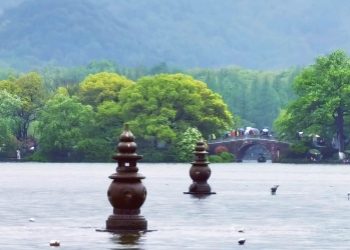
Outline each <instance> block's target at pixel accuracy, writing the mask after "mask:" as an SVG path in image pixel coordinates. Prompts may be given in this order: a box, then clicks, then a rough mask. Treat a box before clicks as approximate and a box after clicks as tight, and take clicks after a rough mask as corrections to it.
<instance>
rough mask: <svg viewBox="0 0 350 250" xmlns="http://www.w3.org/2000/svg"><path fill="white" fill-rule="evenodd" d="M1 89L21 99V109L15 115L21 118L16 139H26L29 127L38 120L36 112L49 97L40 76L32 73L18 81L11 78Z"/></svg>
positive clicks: (1, 84) (0, 83) (4, 82)
mask: <svg viewBox="0 0 350 250" xmlns="http://www.w3.org/2000/svg"><path fill="white" fill-rule="evenodd" d="M0 89H5V90H7V91H8V92H9V93H11V94H12V95H16V96H18V97H19V98H20V100H21V105H20V109H18V112H17V114H16V115H15V116H17V117H18V118H19V123H18V129H17V133H16V137H17V139H19V140H23V139H26V138H27V131H28V128H29V125H30V123H31V122H33V121H35V120H36V112H37V111H38V110H39V109H40V108H41V107H42V106H43V105H44V103H45V101H46V97H47V95H46V92H45V89H44V87H43V84H42V82H41V77H40V75H39V74H38V73H36V72H30V73H28V74H24V75H21V76H20V77H19V78H18V79H16V78H14V77H12V76H10V77H9V78H8V79H7V80H4V81H1V82H0Z"/></svg>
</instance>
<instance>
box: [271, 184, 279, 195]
mask: <svg viewBox="0 0 350 250" xmlns="http://www.w3.org/2000/svg"><path fill="white" fill-rule="evenodd" d="M278 187H279V185H275V186H274V187H272V188H271V193H276V191H277V188H278Z"/></svg>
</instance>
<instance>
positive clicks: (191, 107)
mask: <svg viewBox="0 0 350 250" xmlns="http://www.w3.org/2000/svg"><path fill="white" fill-rule="evenodd" d="M119 100H120V101H119V105H120V109H119V110H120V112H121V114H122V115H123V117H124V120H125V121H126V122H128V123H129V124H130V125H131V127H132V129H133V131H134V133H135V135H136V136H141V137H143V138H145V139H152V140H154V139H157V140H164V141H166V142H168V143H169V142H172V141H174V140H176V138H177V136H178V134H179V133H182V132H184V131H185V130H186V129H187V128H188V127H196V128H198V129H199V130H200V131H201V132H202V133H203V134H204V136H207V135H209V134H211V133H215V132H217V131H220V130H222V131H224V130H225V129H228V128H230V127H231V126H232V115H231V113H230V112H229V111H228V109H227V105H226V104H225V103H224V102H223V101H222V99H221V97H220V95H218V94H214V93H213V92H212V91H211V90H210V89H208V88H207V86H206V85H205V84H204V83H203V82H200V81H197V80H195V79H193V78H192V77H190V76H185V75H182V74H175V75H166V74H159V75H156V76H154V77H143V78H141V79H139V80H138V81H137V83H136V84H135V85H131V86H130V87H129V88H125V89H123V90H122V91H121V92H120V95H119Z"/></svg>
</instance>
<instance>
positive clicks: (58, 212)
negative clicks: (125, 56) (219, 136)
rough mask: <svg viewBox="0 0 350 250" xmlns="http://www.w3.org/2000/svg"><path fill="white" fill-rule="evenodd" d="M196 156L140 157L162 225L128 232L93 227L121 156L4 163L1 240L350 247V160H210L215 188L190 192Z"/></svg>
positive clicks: (154, 249) (153, 216)
mask: <svg viewBox="0 0 350 250" xmlns="http://www.w3.org/2000/svg"><path fill="white" fill-rule="evenodd" d="M190 165H191V164H138V167H139V168H140V171H139V172H140V173H141V174H143V175H145V176H146V179H144V180H143V183H144V185H145V186H146V188H147V191H148V196H147V199H146V201H145V203H144V205H143V206H142V207H141V215H143V216H145V218H146V219H147V221H148V229H149V230H157V231H154V232H148V233H146V234H144V235H140V234H123V235H121V234H111V233H107V232H96V229H99V228H100V229H101V228H104V227H105V223H106V219H107V218H108V216H109V215H110V214H111V213H112V211H113V208H112V207H111V205H110V204H109V202H108V199H107V194H106V193H107V189H108V187H109V185H110V182H111V180H110V179H109V178H108V176H109V175H110V174H111V173H113V172H114V171H115V167H116V164H39V163H2V164H1V165H0V171H1V175H0V197H1V206H0V213H1V216H2V217H1V220H0V235H1V237H0V249H6V250H8V249H9V250H12V249H45V248H48V247H49V246H48V245H49V242H50V240H52V239H56V240H59V241H60V242H61V247H60V248H62V249H65V250H76V249H84V250H85V249H88V250H89V249H91V250H95V249H146V250H164V249H175V250H177V249H200V250H202V249H209V250H212V249H238V247H240V248H242V247H244V248H245V249H254V250H256V249H259V250H260V249H268V250H273V249H276V250H277V249H278V250H280V249H349V242H350V228H349V222H350V213H349V210H350V201H349V200H348V193H349V191H350V181H349V180H350V169H349V166H346V165H302V164H297V165H293V164H271V163H263V164H259V163H256V162H252V163H245V162H243V163H232V164H212V165H210V168H211V169H212V175H211V177H210V179H209V183H210V186H211V187H212V189H213V190H215V192H217V194H213V195H200V196H198V195H190V194H183V191H184V190H186V189H187V188H188V183H189V181H191V179H190V178H189V176H188V169H189V168H190ZM276 184H278V185H280V186H279V188H278V190H277V193H276V195H271V187H272V186H273V185H276ZM29 218H35V222H30V221H29ZM241 228H245V231H244V233H240V232H238V231H239V230H240V229H241ZM242 237H244V238H245V239H246V240H247V241H246V243H245V244H244V246H238V243H237V242H238V240H239V238H242Z"/></svg>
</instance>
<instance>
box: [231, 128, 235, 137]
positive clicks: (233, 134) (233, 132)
mask: <svg viewBox="0 0 350 250" xmlns="http://www.w3.org/2000/svg"><path fill="white" fill-rule="evenodd" d="M235 134H236V131H235V130H234V129H233V130H232V131H231V137H235Z"/></svg>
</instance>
